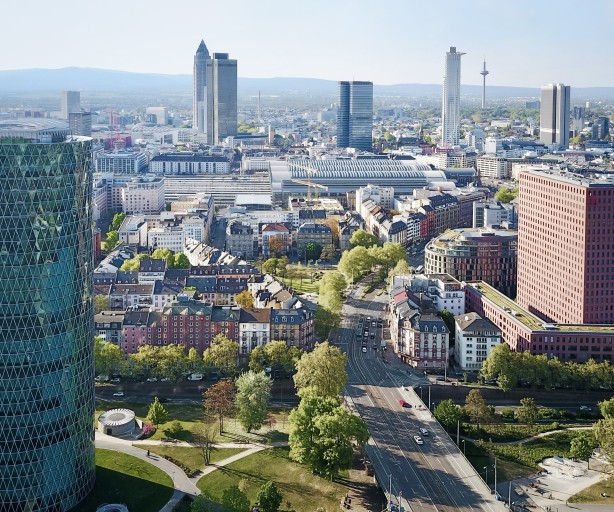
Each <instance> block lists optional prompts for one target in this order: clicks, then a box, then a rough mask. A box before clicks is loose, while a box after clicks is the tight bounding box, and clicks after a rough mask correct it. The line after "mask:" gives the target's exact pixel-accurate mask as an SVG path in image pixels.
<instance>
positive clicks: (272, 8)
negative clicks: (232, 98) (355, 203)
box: [0, 0, 614, 87]
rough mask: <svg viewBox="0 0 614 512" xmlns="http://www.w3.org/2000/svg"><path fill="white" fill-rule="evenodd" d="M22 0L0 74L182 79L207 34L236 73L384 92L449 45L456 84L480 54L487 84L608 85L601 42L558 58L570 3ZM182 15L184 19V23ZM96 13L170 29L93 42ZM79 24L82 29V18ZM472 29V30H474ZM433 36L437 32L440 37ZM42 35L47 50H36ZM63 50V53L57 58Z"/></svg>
mask: <svg viewBox="0 0 614 512" xmlns="http://www.w3.org/2000/svg"><path fill="white" fill-rule="evenodd" d="M28 3H32V4H33V5H32V7H33V8H32V9H28V8H27V5H26V6H25V7H24V6H23V4H20V5H19V6H17V5H7V6H6V7H5V9H4V14H5V19H7V20H11V19H19V17H20V16H22V15H23V12H24V10H27V12H28V13H29V17H28V23H29V30H30V32H31V33H34V34H36V37H30V38H25V39H24V38H23V37H21V36H22V34H21V31H22V28H21V25H20V24H19V23H8V24H7V27H6V30H4V31H3V33H2V34H0V43H3V45H4V46H5V47H10V45H11V44H12V43H14V41H16V40H19V41H20V45H19V48H20V51H19V52H7V53H8V55H5V56H4V58H3V59H2V63H0V69H3V70H9V69H11V70H12V69H24V68H41V67H44V68H54V69H57V68H63V67H72V66H76V67H96V68H103V69H117V70H124V71H136V72H152V73H162V74H190V72H191V70H192V65H193V62H192V57H193V54H194V41H200V39H205V41H206V42H207V45H208V46H209V47H210V48H223V49H224V51H227V52H228V53H230V54H232V55H233V57H234V58H236V59H237V60H239V61H241V68H242V72H241V75H242V76H245V77H279V76H287V77H313V78H323V79H328V80H339V79H340V78H342V77H348V78H352V79H355V80H368V81H373V82H374V83H375V84H382V85H386V84H397V83H440V82H441V81H442V78H443V76H442V69H441V57H440V55H441V54H442V52H444V51H445V50H446V49H447V48H448V47H449V46H456V47H458V48H462V49H463V51H464V52H466V53H467V55H466V56H465V58H464V59H463V69H464V73H463V83H465V84H474V85H479V84H481V81H482V77H481V75H480V70H481V68H482V63H483V60H484V58H486V60H487V61H488V62H489V71H490V72H491V75H490V76H489V81H488V82H489V85H507V86H526V87H529V86H534V87H539V86H541V85H542V84H545V83H553V82H564V83H567V84H570V85H571V86H572V87H588V86H608V85H614V71H613V70H610V69H609V68H607V67H605V66H603V65H602V63H603V62H605V61H606V60H605V59H606V58H607V57H606V54H605V51H606V50H605V47H606V46H605V45H595V46H594V49H593V50H592V51H591V52H586V51H585V50H583V49H582V47H581V45H578V44H574V43H573V40H571V39H570V40H569V44H567V45H566V46H565V50H564V51H561V40H560V32H559V30H560V27H561V26H571V25H573V23H574V22H575V21H576V19H575V17H574V10H575V9H574V7H575V4H572V3H571V2H570V1H564V2H558V3H556V4H555V3H554V2H552V1H545V2H540V3H537V4H536V3H529V2H528V1H521V2H514V3H512V2H507V1H504V2H500V3H497V4H492V3H490V2H485V1H479V2H473V3H471V4H469V5H466V4H462V5H461V4H459V5H455V4H449V3H447V2H444V1H443V0H435V2H434V3H430V4H429V5H428V6H426V5H413V4H409V3H406V2H402V1H400V0H397V1H393V2H392V3H391V4H387V9H382V8H380V7H379V6H377V5H376V4H375V3H374V2H371V1H365V2H364V4H365V7H366V8H365V9H356V10H347V9H346V8H345V6H344V5H343V4H340V5H338V4H336V3H324V2H323V1H321V0H314V1H313V2H312V5H311V6H310V9H304V10H302V11H301V13H300V18H297V17H296V16H294V14H290V13H289V12H288V11H287V9H279V8H278V7H279V6H280V5H281V2H279V0H268V1H265V2H264V3H260V4H258V5H255V4H243V3H241V2H236V1H235V2H233V3H232V5H231V6H221V5H207V6H202V5H200V4H197V3H196V2H187V5H186V9H184V10H170V11H169V10H168V9H165V8H164V6H163V4H162V3H161V2H157V1H152V2H149V3H148V4H147V5H146V9H145V8H144V6H143V5H133V4H124V3H122V4H120V3H119V2H117V1H116V0H111V1H110V3H109V4H108V5H107V8H106V9H105V10H104V11H101V10H100V9H99V8H98V7H97V6H96V5H94V4H92V5H88V4H81V3H79V4H77V3H76V2H75V1H74V0H67V1H66V2H64V3H63V4H62V5H59V6H58V5H53V4H49V5H46V4H38V3H36V2H33V1H32V0H30V1H29V2H28V1H26V4H28ZM34 4H36V5H34ZM77 5H78V7H77ZM370 6H372V7H373V8H372V9H371V8H370ZM506 6H509V8H508V7H506ZM523 6H524V7H526V8H524V7H523ZM115 7H117V9H116V8H115ZM376 7H377V8H376ZM529 7H530V9H529ZM593 8H594V9H595V10H597V11H598V12H600V13H601V15H600V16H598V17H596V19H593V20H592V21H591V22H592V23H593V26H592V27H591V34H605V33H606V32H607V28H608V27H607V20H608V19H611V18H612V16H611V15H612V14H614V5H610V4H609V3H607V2H606V1H605V0H599V1H597V2H595V3H594V4H593ZM229 11H230V12H237V13H238V16H237V17H236V20H234V21H233V25H232V28H233V29H232V30H229V29H228V26H227V25H226V24H224V23H217V24H208V25H207V24H205V25H203V24H202V21H201V20H202V19H203V17H205V16H206V18H207V19H223V15H224V13H227V12H229ZM162 12H163V13H164V17H163V18H162V17H160V14H161V13H162ZM185 12H190V16H186V15H185V14H184V13H185ZM439 12H445V13H446V16H444V17H437V19H435V18H434V13H439ZM105 13H109V16H110V15H111V13H113V15H115V14H116V13H121V19H123V20H125V19H131V18H133V19H138V21H139V25H140V26H143V27H147V26H155V25H156V24H159V23H160V22H161V21H162V20H163V22H164V24H165V25H167V27H168V30H165V31H161V32H159V33H160V34H164V35H162V36H159V37H149V38H147V42H146V43H145V42H144V39H143V38H144V37H145V34H146V32H144V33H143V35H142V37H141V38H138V39H137V40H138V41H140V43H138V44H135V43H134V41H133V40H131V41H126V40H122V38H121V37H96V36H93V37H92V34H95V30H92V28H93V27H92V24H93V25H94V27H95V24H96V22H97V21H99V22H100V24H101V26H103V25H104V26H108V24H109V23H110V21H111V20H109V19H107V18H108V16H106V15H105ZM366 13H368V15H367V14H366ZM501 13H505V16H502V15H501ZM608 13H610V14H611V15H610V16H608ZM341 18H342V19H344V20H345V22H344V23H342V24H335V30H325V28H326V26H327V25H331V24H333V20H335V19H341ZM54 19H58V20H59V19H62V20H63V23H66V24H67V25H68V24H69V25H70V26H71V34H72V36H71V40H82V41H87V44H84V45H81V46H73V45H70V44H69V43H68V42H67V40H65V39H63V38H62V37H57V34H58V32H57V26H56V24H54V23H50V20H54ZM84 19H86V20H91V22H90V23H81V21H82V20H84ZM298 19H300V23H299V22H298V21H297V20H298ZM396 20H406V21H407V23H410V24H411V27H412V32H411V35H408V32H407V23H406V22H405V21H402V22H398V21H396ZM412 20H413V21H412ZM418 20H423V21H424V22H420V23H418V22H417V21H418ZM429 20H433V23H429ZM544 20H547V21H548V22H547V23H544ZM435 22H436V25H435ZM472 23H473V24H475V25H476V26H479V27H480V30H471V28H470V27H471V24H472ZM173 27H181V28H180V29H176V30H175V29H174V28H173ZM301 28H303V30H300V29H301ZM437 33H444V34H445V40H442V38H441V37H440V36H438V35H437ZM263 34H266V36H264V35H263ZM297 34H298V35H299V36H300V35H301V34H302V36H301V37H297ZM316 35H317V36H316ZM580 36H581V35H580V34H579V35H578V37H580ZM43 40H44V41H45V51H44V52H41V50H40V48H41V45H40V42H41V41H43ZM67 45H68V46H69V47H70V51H65V50H66V47H67ZM267 48H268V50H267ZM510 55H512V56H513V58H512V59H510ZM597 69H598V70H599V73H598V74H597V73H596V71H597ZM597 75H598V76H597Z"/></svg>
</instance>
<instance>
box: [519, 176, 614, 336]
mask: <svg viewBox="0 0 614 512" xmlns="http://www.w3.org/2000/svg"><path fill="white" fill-rule="evenodd" d="M518 197H519V202H520V206H519V212H518V286H517V289H518V296H517V302H518V303H519V304H520V305H521V306H523V307H525V308H527V309H529V310H530V311H531V312H533V313H535V314H537V315H538V316H540V317H542V318H543V319H545V320H548V321H554V322H559V323H569V324H614V243H612V241H614V180H613V179H603V178H599V177H597V178H592V177H591V176H590V175H574V174H572V173H569V172H559V171H524V172H521V173H520V192H519V195H518Z"/></svg>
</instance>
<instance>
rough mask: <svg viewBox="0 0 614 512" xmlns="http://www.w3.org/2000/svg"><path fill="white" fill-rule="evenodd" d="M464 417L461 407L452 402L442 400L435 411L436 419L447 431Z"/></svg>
mask: <svg viewBox="0 0 614 512" xmlns="http://www.w3.org/2000/svg"><path fill="white" fill-rule="evenodd" d="M462 416H463V411H462V409H461V408H460V406H458V405H456V404H455V403H454V402H453V401H452V400H450V399H447V400H442V401H441V402H439V405H438V406H437V407H436V409H435V418H437V421H439V423H441V424H442V425H443V426H444V427H446V429H449V428H450V427H452V426H454V425H456V424H457V422H459V421H460V419H461V418H462Z"/></svg>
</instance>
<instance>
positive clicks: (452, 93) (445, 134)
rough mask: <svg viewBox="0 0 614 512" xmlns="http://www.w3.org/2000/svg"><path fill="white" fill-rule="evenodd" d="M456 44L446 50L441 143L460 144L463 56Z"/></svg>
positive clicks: (443, 144) (444, 144)
mask: <svg viewBox="0 0 614 512" xmlns="http://www.w3.org/2000/svg"><path fill="white" fill-rule="evenodd" d="M462 55H465V54H464V53H461V52H457V51H456V47H455V46H450V51H449V52H446V71H445V76H444V78H443V101H442V105H441V145H442V146H446V145H452V146H456V145H458V138H459V132H460V85H461V84H460V81H461V56H462Z"/></svg>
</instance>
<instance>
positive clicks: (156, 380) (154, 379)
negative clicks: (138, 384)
mask: <svg viewBox="0 0 614 512" xmlns="http://www.w3.org/2000/svg"><path fill="white" fill-rule="evenodd" d="M147 382H158V379H156V378H155V377H149V379H147Z"/></svg>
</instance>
